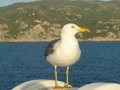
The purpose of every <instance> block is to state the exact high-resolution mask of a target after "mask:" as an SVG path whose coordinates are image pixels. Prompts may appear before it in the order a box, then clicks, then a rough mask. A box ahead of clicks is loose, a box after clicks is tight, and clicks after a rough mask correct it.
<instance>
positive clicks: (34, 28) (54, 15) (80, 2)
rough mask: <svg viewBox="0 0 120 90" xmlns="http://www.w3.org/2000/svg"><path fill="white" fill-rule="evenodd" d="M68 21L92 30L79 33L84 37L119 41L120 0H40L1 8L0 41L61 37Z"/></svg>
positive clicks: (81, 37)
mask: <svg viewBox="0 0 120 90" xmlns="http://www.w3.org/2000/svg"><path fill="white" fill-rule="evenodd" d="M66 23H76V24H78V25H79V26H81V27H87V28H89V29H90V30H91V33H89V34H88V33H87V34H84V35H82V36H81V35H79V36H78V38H80V39H82V40H83V39H89V40H108V39H112V40H116V39H117V40H120V1H119V0H113V1H110V2H102V1H99V0H40V1H35V2H29V3H17V4H13V5H10V6H6V7H1V8H0V41H40V40H50V39H53V38H58V37H59V33H60V30H61V28H62V26H63V25H64V24H66Z"/></svg>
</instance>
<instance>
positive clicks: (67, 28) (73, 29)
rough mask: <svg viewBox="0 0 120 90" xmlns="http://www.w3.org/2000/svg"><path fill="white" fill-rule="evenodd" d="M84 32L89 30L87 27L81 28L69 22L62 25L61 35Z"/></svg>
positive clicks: (73, 34)
mask: <svg viewBox="0 0 120 90" xmlns="http://www.w3.org/2000/svg"><path fill="white" fill-rule="evenodd" d="M79 32H80V33H85V32H90V30H89V29H87V28H81V27H79V26H78V25H76V24H73V23H69V24H66V25H64V26H63V28H62V31H61V35H64V36H66V35H68V36H75V35H76V34H77V33H79Z"/></svg>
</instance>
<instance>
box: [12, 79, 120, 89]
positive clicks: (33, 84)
mask: <svg viewBox="0 0 120 90" xmlns="http://www.w3.org/2000/svg"><path fill="white" fill-rule="evenodd" d="M58 83H59V85H60V86H64V82H61V81H59V82H58ZM54 86H55V82H54V80H31V81H27V82H24V83H22V84H20V85H18V86H16V87H15V88H13V89H12V90H120V85H119V84H115V83H91V84H87V85H84V86H82V87H80V88H69V89H65V88H64V89H53V87H54Z"/></svg>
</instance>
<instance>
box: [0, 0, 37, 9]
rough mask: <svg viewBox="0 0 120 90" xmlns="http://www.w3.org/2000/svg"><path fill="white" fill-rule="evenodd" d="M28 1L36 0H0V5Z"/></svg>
mask: <svg viewBox="0 0 120 90" xmlns="http://www.w3.org/2000/svg"><path fill="white" fill-rule="evenodd" d="M30 1H36V0H0V7H3V6H8V5H11V4H14V3H18V2H30Z"/></svg>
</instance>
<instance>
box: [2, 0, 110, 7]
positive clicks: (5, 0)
mask: <svg viewBox="0 0 120 90" xmlns="http://www.w3.org/2000/svg"><path fill="white" fill-rule="evenodd" d="M29 1H35V0H0V7H2V6H7V5H10V4H13V3H17V2H29ZM101 1H109V0H101Z"/></svg>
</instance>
